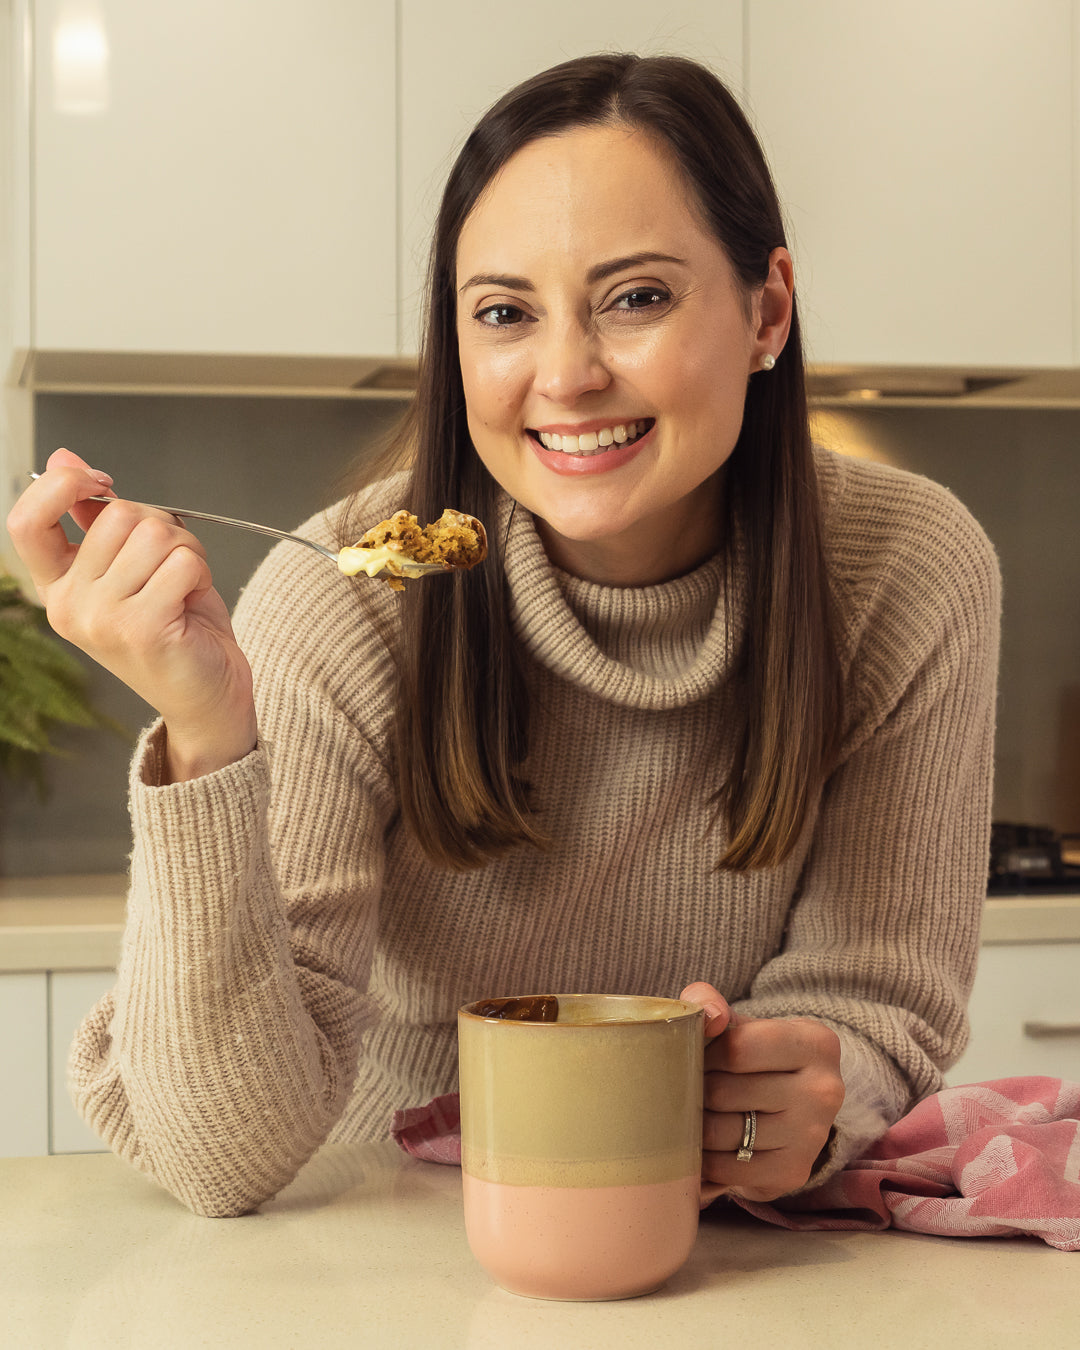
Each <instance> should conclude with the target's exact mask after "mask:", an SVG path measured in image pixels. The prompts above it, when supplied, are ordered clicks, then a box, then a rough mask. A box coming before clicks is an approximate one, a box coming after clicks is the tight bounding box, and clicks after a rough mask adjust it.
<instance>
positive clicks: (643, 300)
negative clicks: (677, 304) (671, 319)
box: [615, 286, 671, 309]
mask: <svg viewBox="0 0 1080 1350" xmlns="http://www.w3.org/2000/svg"><path fill="white" fill-rule="evenodd" d="M670 299H671V296H670V295H669V294H668V292H667V291H664V290H661V289H660V288H659V287H658V286H635V287H634V289H633V290H632V291H626V292H625V293H624V294H623V295H620V296H619V298H618V299H617V300H616V301H615V308H616V309H658V308H659V307H660V306H661V305H664V304H667V302H668V301H669V300H670Z"/></svg>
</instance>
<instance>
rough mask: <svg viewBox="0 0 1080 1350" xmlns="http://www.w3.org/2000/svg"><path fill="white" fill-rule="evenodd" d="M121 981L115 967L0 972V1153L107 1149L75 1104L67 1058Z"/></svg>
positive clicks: (17, 1154) (16, 1154)
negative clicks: (89, 1018)
mask: <svg viewBox="0 0 1080 1350" xmlns="http://www.w3.org/2000/svg"><path fill="white" fill-rule="evenodd" d="M115 981H116V974H115V972H114V971H111V970H79V971H69V970H64V971H51V972H48V973H46V972H43V971H17V972H13V973H5V974H0V1083H2V1084H3V1093H2V1094H0V1158H13V1157H42V1156H44V1155H45V1154H48V1153H100V1152H104V1151H105V1145H104V1144H103V1143H102V1142H101V1140H100V1139H99V1138H98V1137H97V1135H95V1134H94V1133H93V1131H92V1130H90V1129H89V1128H88V1127H87V1126H86V1125H84V1124H83V1122H82V1120H80V1118H79V1117H78V1115H77V1114H76V1112H75V1108H74V1106H73V1105H72V1102H71V1098H70V1096H69V1095H68V1090H67V1081H66V1077H67V1057H68V1051H69V1049H70V1048H71V1043H72V1041H73V1040H74V1039H75V1032H76V1030H77V1029H78V1026H79V1023H80V1022H81V1021H82V1020H83V1018H84V1017H85V1016H86V1014H87V1013H88V1012H89V1011H90V1009H91V1008H92V1007H93V1006H94V1004H95V1003H96V1002H97V1001H98V999H100V998H101V997H102V995H103V994H105V993H107V992H108V991H109V990H110V989H111V988H112V986H113V984H114V983H115Z"/></svg>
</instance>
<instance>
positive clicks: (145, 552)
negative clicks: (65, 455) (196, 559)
mask: <svg viewBox="0 0 1080 1350" xmlns="http://www.w3.org/2000/svg"><path fill="white" fill-rule="evenodd" d="M177 548H187V549H189V550H190V551H191V552H192V553H195V554H196V555H198V556H200V557H202V558H204V559H205V557H206V551H205V549H204V548H203V546H202V544H201V543H200V542H199V540H198V539H196V537H195V536H194V535H193V534H191V533H190V532H189V531H188V530H185V529H184V527H183V526H182V525H178V524H177V523H176V521H175V520H174V518H173V517H172V516H167V515H164V514H163V513H161V512H159V511H151V510H149V509H148V508H147V507H145V506H140V505H139V504H137V503H135V502H127V501H116V502H111V503H110V504H109V505H108V506H107V507H105V508H103V510H102V512H101V515H100V516H98V518H97V520H95V521H94V524H93V526H92V527H91V529H90V530H88V531H87V534H86V538H85V539H84V540H83V542H82V545H81V547H80V556H79V559H78V568H79V574H80V577H81V579H83V580H88V581H90V580H92V581H102V582H103V583H104V587H105V590H106V592H107V593H108V594H109V595H110V596H111V597H112V598H113V599H117V600H119V599H124V598H126V597H127V596H130V595H135V594H137V593H138V591H139V590H141V588H142V587H143V586H144V585H145V584H146V582H147V581H148V580H149V579H150V577H151V576H153V574H154V571H155V570H156V569H157V568H158V567H159V566H160V565H161V563H162V562H163V561H164V560H165V558H167V557H168V556H169V554H170V553H171V552H172V551H173V550H174V549H177Z"/></svg>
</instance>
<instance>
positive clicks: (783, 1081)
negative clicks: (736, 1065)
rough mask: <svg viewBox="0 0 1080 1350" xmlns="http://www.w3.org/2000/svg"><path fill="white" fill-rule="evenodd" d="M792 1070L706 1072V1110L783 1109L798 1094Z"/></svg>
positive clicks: (795, 1077) (785, 1108)
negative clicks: (787, 1071)
mask: <svg viewBox="0 0 1080 1350" xmlns="http://www.w3.org/2000/svg"><path fill="white" fill-rule="evenodd" d="M797 1077H798V1075H797V1074H793V1073H706V1075H705V1109H706V1111H750V1110H754V1111H785V1110H787V1108H788V1107H789V1106H790V1105H791V1101H792V1098H793V1097H795V1098H797V1097H798V1094H799V1091H800V1084H799V1082H798V1081H796V1080H797Z"/></svg>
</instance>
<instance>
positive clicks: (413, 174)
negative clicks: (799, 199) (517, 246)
mask: <svg viewBox="0 0 1080 1350" xmlns="http://www.w3.org/2000/svg"><path fill="white" fill-rule="evenodd" d="M742 14H743V5H742V0H711V3H710V2H708V0H706V2H704V3H701V2H699V3H683V4H676V5H664V4H655V3H649V4H647V3H644V0H590V2H589V3H588V4H584V3H582V0H545V2H544V3H543V4H537V5H520V6H518V5H515V6H508V5H507V4H506V3H505V0H469V4H468V5H467V6H459V5H450V4H447V3H446V2H445V0H401V52H400V60H401V78H402V88H401V110H402V112H401V127H400V135H401V142H400V155H401V192H402V198H401V199H402V219H401V235H402V244H401V273H402V282H401V312H402V327H401V332H402V351H403V352H406V353H412V352H415V351H416V349H417V334H418V331H419V327H418V320H419V311H420V303H421V297H422V292H423V285H424V277H425V274H426V270H427V255H428V245H429V242H430V238H431V231H432V228H433V225H434V221H435V216H436V213H437V211H438V206H439V198H440V195H441V192H442V187H443V183H444V182H445V179H446V176H447V174H448V173H449V170H450V166H451V164H452V163H453V160H454V156H455V155H456V153H457V151H458V150H459V149H460V148H461V145H462V143H463V142H464V140H465V137H466V136H467V135H468V133H469V131H470V130H471V129H472V126H473V124H474V123H475V122H476V120H477V118H478V117H479V116H480V114H481V113H482V112H483V111H484V110H485V109H486V108H487V107H489V106H490V105H491V104H492V103H493V102H494V101H495V100H496V99H497V98H498V97H499V96H500V95H501V94H503V93H505V92H506V90H508V89H509V88H511V87H512V86H513V85H515V84H517V83H518V82H519V81H520V80H523V79H526V78H527V77H528V76H530V75H535V74H537V73H538V72H539V71H541V70H544V69H546V68H547V67H548V66H553V65H556V64H557V63H558V62H560V61H566V60H569V59H570V58H571V57H575V56H583V55H586V54H587V53H589V52H600V51H630V52H636V53H638V54H640V55H659V54H661V53H664V54H675V55H680V56H691V57H694V58H695V59H696V60H699V61H702V62H704V63H705V64H706V65H708V66H711V67H712V68H713V69H714V70H715V71H716V72H717V74H718V75H720V76H721V78H723V79H724V80H725V81H726V82H727V83H728V85H729V86H730V87H731V89H732V91H733V92H734V93H736V94H738V93H740V92H741V82H742V53H743V19H742ZM553 205H554V204H553Z"/></svg>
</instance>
